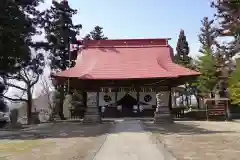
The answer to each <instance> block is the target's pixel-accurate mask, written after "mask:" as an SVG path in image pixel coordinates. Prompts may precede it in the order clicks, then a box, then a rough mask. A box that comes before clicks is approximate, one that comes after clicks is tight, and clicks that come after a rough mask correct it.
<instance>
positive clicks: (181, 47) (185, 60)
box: [175, 30, 191, 67]
mask: <svg viewBox="0 0 240 160" xmlns="http://www.w3.org/2000/svg"><path fill="white" fill-rule="evenodd" d="M176 50H177V54H176V55H175V60H176V62H177V63H178V64H181V65H183V66H185V67H190V64H191V57H189V55H188V54H189V46H188V42H187V39H186V36H185V33H184V30H181V31H180V34H179V38H178V42H177V47H176Z"/></svg>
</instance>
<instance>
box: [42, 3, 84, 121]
mask: <svg viewBox="0 0 240 160" xmlns="http://www.w3.org/2000/svg"><path fill="white" fill-rule="evenodd" d="M75 14H77V10H75V9H72V8H71V7H70V6H69V4H68V1H66V0H62V1H60V2H58V1H53V2H52V6H51V8H50V9H48V10H46V11H45V14H44V19H45V22H46V23H45V26H44V28H45V32H46V38H47V40H48V43H49V48H50V60H51V64H50V66H51V69H52V73H56V72H59V71H64V70H66V69H68V68H70V67H73V66H74V65H75V60H76V58H77V52H78V50H73V51H71V50H70V45H71V44H78V42H77V38H76V36H77V35H78V34H79V30H80V29H81V28H82V26H81V25H75V24H73V22H72V17H73V16H74V15H75ZM65 89H66V85H65V86H58V87H57V90H58V92H59V93H60V94H61V96H60V102H59V116H60V117H61V119H64V115H63V101H64V92H65Z"/></svg>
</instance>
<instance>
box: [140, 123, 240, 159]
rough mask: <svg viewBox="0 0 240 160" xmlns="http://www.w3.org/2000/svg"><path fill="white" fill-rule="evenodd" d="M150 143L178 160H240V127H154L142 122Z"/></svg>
mask: <svg viewBox="0 0 240 160" xmlns="http://www.w3.org/2000/svg"><path fill="white" fill-rule="evenodd" d="M144 128H145V129H146V130H148V131H151V132H152V140H153V141H155V142H157V143H162V144H164V146H165V148H166V149H167V150H169V151H170V152H172V154H173V155H174V156H175V157H176V158H177V159H179V160H208V159H209V160H237V159H239V157H240V123H236V122H207V121H185V122H183V121H182V122H175V123H174V124H170V125H166V124H162V125H155V124H153V123H152V122H150V121H147V122H144Z"/></svg>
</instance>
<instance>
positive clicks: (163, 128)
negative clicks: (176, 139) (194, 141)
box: [143, 121, 237, 135]
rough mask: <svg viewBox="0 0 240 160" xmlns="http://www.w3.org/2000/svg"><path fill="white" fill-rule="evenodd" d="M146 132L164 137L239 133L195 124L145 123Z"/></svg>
mask: <svg viewBox="0 0 240 160" xmlns="http://www.w3.org/2000/svg"><path fill="white" fill-rule="evenodd" d="M143 126H144V129H145V130H146V131H151V132H153V133H159V134H164V135H170V134H179V135H204V134H216V133H237V132H234V131H227V130H226V131H214V130H208V129H205V128H201V126H200V125H197V124H193V123H185V124H184V123H173V124H154V123H152V122H149V121H148V122H145V123H143Z"/></svg>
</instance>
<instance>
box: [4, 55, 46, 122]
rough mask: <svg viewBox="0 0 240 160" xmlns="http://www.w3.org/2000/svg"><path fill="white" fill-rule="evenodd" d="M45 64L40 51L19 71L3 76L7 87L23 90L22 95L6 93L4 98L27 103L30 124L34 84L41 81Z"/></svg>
mask: <svg viewBox="0 0 240 160" xmlns="http://www.w3.org/2000/svg"><path fill="white" fill-rule="evenodd" d="M44 65H45V63H44V56H43V54H40V53H39V54H36V55H35V56H33V57H32V59H30V60H29V61H28V62H27V63H26V64H25V65H24V66H23V67H22V68H21V70H19V71H18V72H17V73H15V74H8V75H4V76H3V77H2V78H3V82H4V84H5V85H6V86H7V87H13V88H15V89H17V90H19V91H20V92H21V95H20V96H19V95H15V97H9V96H6V94H5V95H3V98H6V99H8V100H10V101H14V102H25V103H27V117H28V124H30V123H32V94H33V89H34V85H35V84H37V82H38V81H39V78H40V75H41V74H42V73H43V68H44ZM16 82H21V84H20V85H19V84H17V83H16Z"/></svg>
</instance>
